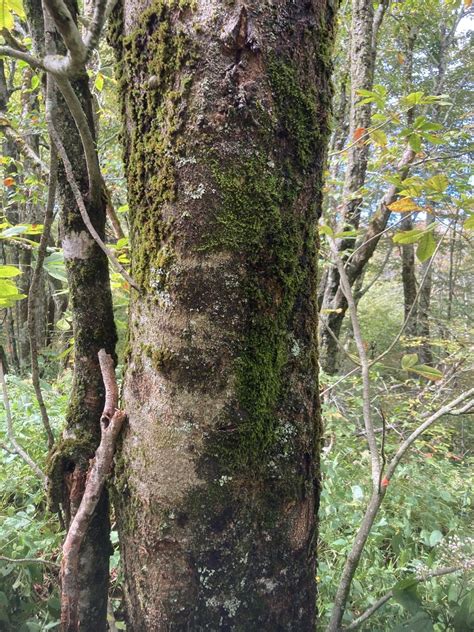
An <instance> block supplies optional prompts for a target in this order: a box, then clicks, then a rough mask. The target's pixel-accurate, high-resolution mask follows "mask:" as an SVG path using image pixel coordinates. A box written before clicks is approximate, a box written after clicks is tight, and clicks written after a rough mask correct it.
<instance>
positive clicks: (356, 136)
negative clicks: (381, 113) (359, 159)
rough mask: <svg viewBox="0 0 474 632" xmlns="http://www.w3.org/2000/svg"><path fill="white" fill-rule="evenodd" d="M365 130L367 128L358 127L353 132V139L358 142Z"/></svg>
mask: <svg viewBox="0 0 474 632" xmlns="http://www.w3.org/2000/svg"><path fill="white" fill-rule="evenodd" d="M366 132H367V130H366V129H365V127H358V128H357V129H356V130H355V132H354V140H355V141H356V142H359V141H360V139H361V138H362V136H364V134H365V133H366Z"/></svg>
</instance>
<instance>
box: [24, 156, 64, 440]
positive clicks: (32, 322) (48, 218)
mask: <svg viewBox="0 0 474 632" xmlns="http://www.w3.org/2000/svg"><path fill="white" fill-rule="evenodd" d="M57 174H58V157H57V154H56V151H55V149H54V148H53V147H52V148H51V159H50V169H49V182H48V201H47V203H46V213H45V217H44V226H43V234H42V235H41V240H40V244H39V248H38V251H37V256H36V266H35V268H34V270H33V275H32V277H31V283H30V289H29V292H28V318H27V321H28V333H29V337H30V355H31V377H32V381H33V387H34V389H35V393H36V399H37V400H38V405H39V408H40V411H41V419H42V421H43V426H44V429H45V431H46V436H47V437H48V447H49V449H50V450H51V448H52V447H53V445H54V434H53V431H52V429H51V424H50V421H49V416H48V411H47V410H46V404H45V402H44V398H43V393H42V391H41V385H40V377H39V364H38V341H37V339H36V308H37V304H38V295H39V289H40V280H41V272H42V270H43V263H44V259H45V257H46V249H47V247H48V242H49V238H50V235H51V226H52V224H53V219H54V202H55V198H56V185H57Z"/></svg>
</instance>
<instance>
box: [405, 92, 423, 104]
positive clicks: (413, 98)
mask: <svg viewBox="0 0 474 632" xmlns="http://www.w3.org/2000/svg"><path fill="white" fill-rule="evenodd" d="M423 95H424V93H423V92H412V93H411V94H407V96H406V97H403V98H402V99H401V102H402V104H403V105H407V106H408V107H411V106H413V105H418V104H419V103H421V102H422V101H423Z"/></svg>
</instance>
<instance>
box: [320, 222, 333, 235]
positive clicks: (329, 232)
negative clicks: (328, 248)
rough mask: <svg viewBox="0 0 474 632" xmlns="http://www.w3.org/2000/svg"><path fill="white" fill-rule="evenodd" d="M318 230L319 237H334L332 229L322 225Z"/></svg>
mask: <svg viewBox="0 0 474 632" xmlns="http://www.w3.org/2000/svg"><path fill="white" fill-rule="evenodd" d="M318 229H319V232H320V234H321V235H328V237H333V236H334V231H333V229H332V228H331V227H330V226H328V225H327V224H322V225H321V226H319V227H318Z"/></svg>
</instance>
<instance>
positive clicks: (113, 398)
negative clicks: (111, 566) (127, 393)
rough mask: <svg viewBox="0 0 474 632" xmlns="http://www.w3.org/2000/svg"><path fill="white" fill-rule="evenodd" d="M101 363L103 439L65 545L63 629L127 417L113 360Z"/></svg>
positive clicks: (74, 610) (73, 611) (104, 357)
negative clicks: (82, 554)
mask: <svg viewBox="0 0 474 632" xmlns="http://www.w3.org/2000/svg"><path fill="white" fill-rule="evenodd" d="M99 363H100V368H101V371H102V379H103V381H104V386H105V405H104V411H103V413H102V416H101V418H100V428H101V440H100V444H99V447H98V448H97V450H96V453H95V457H94V459H93V460H92V463H91V467H90V469H89V472H88V474H87V479H86V485H85V490H84V495H83V497H82V500H81V504H80V505H79V509H78V510H77V513H76V515H75V516H74V518H73V520H72V523H71V526H70V527H69V531H68V532H67V535H66V539H65V541H64V544H63V560H62V564H61V580H62V582H61V586H62V587H61V623H62V624H63V626H64V629H75V628H70V627H68V626H71V624H73V623H74V622H75V621H77V614H78V602H79V591H78V586H77V583H76V578H77V570H78V568H79V563H80V548H81V544H82V542H83V540H84V536H85V534H86V532H87V529H88V527H89V524H90V521H91V519H92V516H93V514H94V511H95V508H96V507H97V503H98V501H99V499H100V496H101V494H102V490H103V488H104V485H105V481H106V479H107V476H108V475H109V472H110V469H111V467H112V461H113V458H114V452H115V445H116V441H117V437H118V435H119V433H120V430H121V429H122V426H123V423H124V421H125V418H126V415H125V413H124V412H123V411H122V410H118V409H117V406H118V387H117V382H116V379H115V371H114V361H113V358H112V356H111V355H109V354H108V353H106V352H105V350H104V349H101V350H100V351H99Z"/></svg>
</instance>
